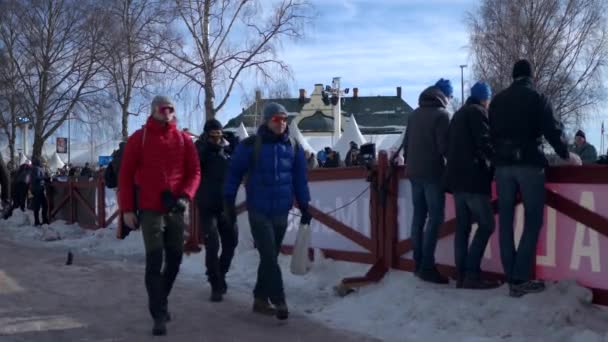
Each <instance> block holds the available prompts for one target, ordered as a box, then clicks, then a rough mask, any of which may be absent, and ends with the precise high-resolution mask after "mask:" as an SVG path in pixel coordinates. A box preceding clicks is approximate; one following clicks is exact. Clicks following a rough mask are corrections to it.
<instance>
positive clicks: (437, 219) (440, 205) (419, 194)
mask: <svg viewBox="0 0 608 342" xmlns="http://www.w3.org/2000/svg"><path fill="white" fill-rule="evenodd" d="M411 182H412V199H413V202H414V218H413V220H412V233H411V238H412V244H413V246H414V261H415V262H416V271H417V272H421V271H426V270H432V269H434V268H435V248H436V247H437V238H438V236H439V227H440V226H441V225H442V224H443V220H444V218H445V213H444V210H445V193H444V191H443V187H442V186H441V184H440V182H439V181H435V182H433V181H427V180H420V179H412V180H411ZM427 217H428V223H427ZM425 225H426V229H425V228H424V226H425Z"/></svg>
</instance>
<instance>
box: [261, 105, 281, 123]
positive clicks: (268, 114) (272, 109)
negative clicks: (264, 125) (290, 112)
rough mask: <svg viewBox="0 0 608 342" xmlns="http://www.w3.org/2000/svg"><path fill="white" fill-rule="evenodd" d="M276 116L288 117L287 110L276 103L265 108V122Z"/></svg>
mask: <svg viewBox="0 0 608 342" xmlns="http://www.w3.org/2000/svg"><path fill="white" fill-rule="evenodd" d="M276 114H285V115H287V109H285V107H283V106H282V105H280V104H278V103H276V102H270V103H267V104H266V106H264V114H263V115H264V121H268V120H270V119H271V118H272V117H273V116H275V115H276Z"/></svg>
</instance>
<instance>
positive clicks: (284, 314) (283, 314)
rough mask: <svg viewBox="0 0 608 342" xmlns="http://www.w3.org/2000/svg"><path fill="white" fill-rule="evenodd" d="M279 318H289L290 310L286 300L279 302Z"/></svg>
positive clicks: (282, 319)
mask: <svg viewBox="0 0 608 342" xmlns="http://www.w3.org/2000/svg"><path fill="white" fill-rule="evenodd" d="M276 307H277V319H279V320H281V321H284V320H286V319H287V318H289V310H288V309H287V304H286V303H285V302H281V303H279V304H277V306H276Z"/></svg>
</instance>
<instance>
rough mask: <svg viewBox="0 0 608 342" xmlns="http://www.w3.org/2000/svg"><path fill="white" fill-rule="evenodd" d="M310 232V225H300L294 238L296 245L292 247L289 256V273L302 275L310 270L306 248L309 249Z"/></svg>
mask: <svg viewBox="0 0 608 342" xmlns="http://www.w3.org/2000/svg"><path fill="white" fill-rule="evenodd" d="M310 237H311V230H310V225H308V224H301V225H300V227H299V229H298V235H297V236H296V243H295V245H294V246H293V254H292V256H291V273H292V274H295V275H304V274H306V273H308V271H309V270H310V259H309V258H308V248H309V247H310Z"/></svg>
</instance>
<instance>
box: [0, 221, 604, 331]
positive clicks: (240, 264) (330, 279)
mask: <svg viewBox="0 0 608 342" xmlns="http://www.w3.org/2000/svg"><path fill="white" fill-rule="evenodd" d="M32 222H33V219H32V217H31V214H30V213H22V212H21V211H19V210H16V211H15V212H14V215H13V216H12V217H11V218H10V219H9V220H8V221H0V230H1V231H2V232H3V235H4V236H6V237H8V238H10V239H12V240H14V241H17V242H19V243H22V244H25V245H38V246H42V245H44V246H48V247H54V248H63V249H69V250H72V251H73V252H74V254H75V259H77V258H78V254H79V253H87V254H91V255H97V256H100V257H120V258H125V259H130V260H133V259H136V260H138V261H140V262H141V261H143V255H144V247H143V242H142V236H141V233H140V232H132V233H131V234H130V235H129V236H128V237H127V238H126V239H125V240H117V239H116V238H115V235H116V231H115V228H114V227H110V228H108V229H100V230H97V231H89V230H83V229H80V228H79V227H77V226H74V225H67V224H65V223H53V224H52V225H50V226H44V227H42V228H34V227H32V226H31V223H32ZM238 223H239V227H240V233H239V234H240V235H239V236H240V239H239V246H238V248H237V252H236V256H235V260H234V263H233V267H232V269H231V271H230V273H229V274H228V283H229V287H230V291H229V294H228V295H229V296H231V297H233V298H235V299H238V300H241V301H243V302H248V301H250V300H251V291H252V289H253V286H254V283H255V278H256V274H257V265H258V260H259V258H258V254H257V252H256V251H255V250H254V249H253V242H252V238H251V234H250V232H249V229H248V225H247V221H246V215H240V216H239V222H238ZM47 239H48V240H53V241H45V240H47ZM203 255H204V254H203V253H199V254H192V255H189V256H186V257H185V258H184V262H183V264H182V270H181V273H180V279H181V281H186V282H192V283H193V284H199V285H198V286H207V285H200V284H204V282H203V279H204V266H203V265H204V262H203ZM289 261H290V259H289V256H281V257H280V263H281V267H282V270H283V276H284V280H285V289H286V292H287V300H288V303H289V305H290V308H291V309H292V310H293V311H295V312H298V313H300V314H304V315H308V316H309V317H311V318H314V319H317V320H319V321H321V322H324V323H325V324H327V325H330V326H333V327H336V328H339V329H348V330H352V331H357V332H361V333H365V334H370V335H372V336H375V337H377V338H379V339H381V340H383V341H425V342H427V341H430V342H432V341H467V342H469V341H470V342H473V341H475V342H482V341H484V342H485V341H496V340H500V341H565V342H583V341H584V342H595V341H598V342H600V341H604V342H606V341H608V334H607V330H608V328H607V327H608V310H607V309H606V308H603V307H597V306H594V305H592V304H590V303H591V292H590V291H589V290H587V289H585V288H582V287H580V286H578V285H576V283H574V282H573V281H564V282H559V283H552V284H548V289H547V290H546V291H545V292H543V293H540V294H537V295H528V296H524V297H522V298H518V299H515V298H510V297H508V296H507V293H508V291H507V289H506V287H502V288H499V289H495V290H487V291H473V290H458V289H455V288H453V287H447V286H441V285H430V284H426V283H423V282H421V281H420V280H418V279H417V278H415V277H413V276H412V275H411V274H409V273H405V272H399V271H394V272H391V273H389V274H388V275H387V276H386V278H385V279H384V280H382V281H381V282H380V283H378V284H376V285H371V286H368V287H364V288H362V289H360V290H359V291H357V292H355V293H353V294H351V295H349V296H347V297H344V298H341V297H337V296H336V295H334V290H333V288H334V286H335V285H337V284H338V282H339V280H340V279H342V278H344V277H348V276H358V275H363V274H364V273H365V272H366V271H367V269H368V267H369V265H360V264H353V263H345V262H337V261H333V260H329V259H325V258H323V257H322V254H321V253H319V252H317V257H316V258H315V261H314V263H313V265H312V269H311V271H310V272H309V273H308V274H306V275H305V276H294V275H292V274H290V273H289Z"/></svg>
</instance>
